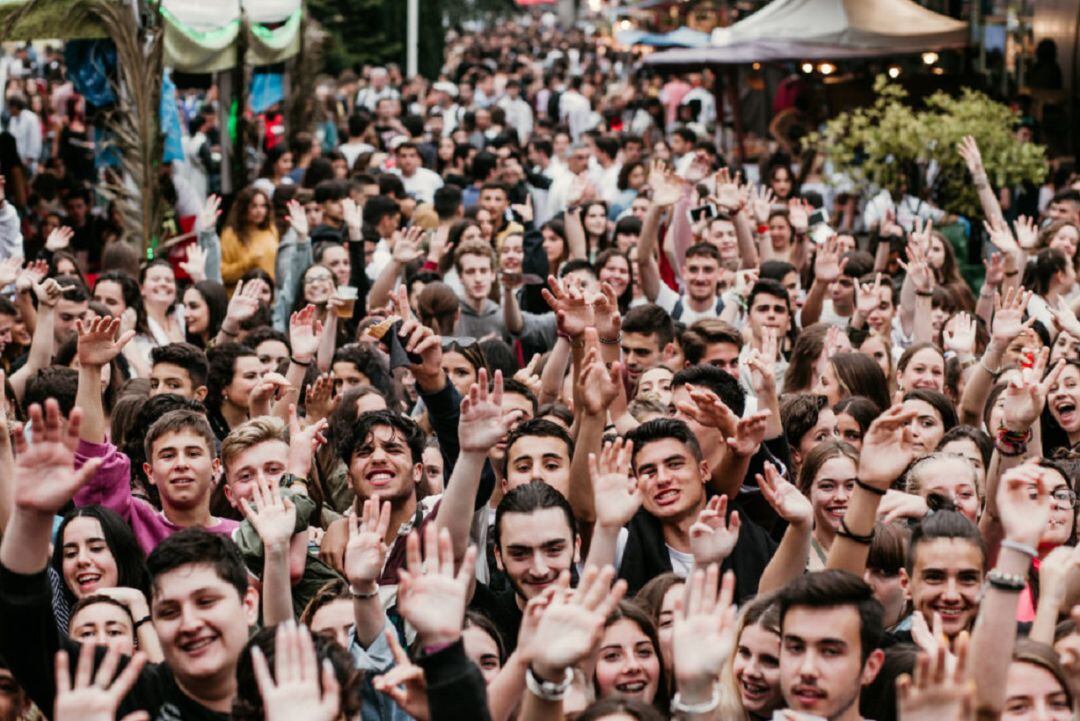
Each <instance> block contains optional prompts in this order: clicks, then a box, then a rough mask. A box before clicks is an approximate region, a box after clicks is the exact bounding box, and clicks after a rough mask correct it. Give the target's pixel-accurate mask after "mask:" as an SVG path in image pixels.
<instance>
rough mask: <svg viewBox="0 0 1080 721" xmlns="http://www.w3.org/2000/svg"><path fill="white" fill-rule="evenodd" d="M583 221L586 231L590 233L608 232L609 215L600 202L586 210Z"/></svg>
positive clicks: (604, 233) (601, 233) (603, 233)
mask: <svg viewBox="0 0 1080 721" xmlns="http://www.w3.org/2000/svg"><path fill="white" fill-rule="evenodd" d="M583 222H584V225H585V232H586V233H588V234H589V235H606V234H607V215H606V214H605V213H604V206H602V205H600V204H593V205H590V206H589V207H588V209H587V210H586V211H585V218H584V220H583Z"/></svg>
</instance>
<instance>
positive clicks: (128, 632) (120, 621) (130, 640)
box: [68, 601, 135, 656]
mask: <svg viewBox="0 0 1080 721" xmlns="http://www.w3.org/2000/svg"><path fill="white" fill-rule="evenodd" d="M68 636H69V637H70V638H71V640H73V641H79V642H80V643H91V644H94V645H96V646H106V647H108V648H115V649H116V650H117V651H119V652H120V653H122V654H124V655H125V656H131V655H132V654H134V653H135V629H134V627H133V626H132V623H131V614H130V613H128V612H127V611H125V610H124V609H122V608H120V607H119V606H117V605H116V604H115V603H108V602H106V601H102V602H101V603H91V604H90V605H89V606H84V607H83V608H81V609H79V611H78V613H76V614H75V615H74V616H72V617H71V622H70V623H69V624H68Z"/></svg>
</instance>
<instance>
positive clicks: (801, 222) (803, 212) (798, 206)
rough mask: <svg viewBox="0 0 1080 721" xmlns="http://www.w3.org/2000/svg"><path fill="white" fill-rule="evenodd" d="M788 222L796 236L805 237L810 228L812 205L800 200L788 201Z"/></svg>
mask: <svg viewBox="0 0 1080 721" xmlns="http://www.w3.org/2000/svg"><path fill="white" fill-rule="evenodd" d="M788 220H790V221H791V229H792V230H793V231H794V232H795V235H805V234H806V230H807V228H809V227H810V204H809V203H807V202H806V201H805V200H801V199H799V198H792V199H791V200H789V201H788Z"/></svg>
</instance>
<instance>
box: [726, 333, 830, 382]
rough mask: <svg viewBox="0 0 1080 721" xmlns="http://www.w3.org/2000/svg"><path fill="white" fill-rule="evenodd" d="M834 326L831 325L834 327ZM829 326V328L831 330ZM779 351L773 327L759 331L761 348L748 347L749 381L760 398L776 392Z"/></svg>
mask: <svg viewBox="0 0 1080 721" xmlns="http://www.w3.org/2000/svg"><path fill="white" fill-rule="evenodd" d="M835 327H836V326H832V328H835ZM832 328H830V330H832ZM779 352H780V341H779V338H778V337H777V333H776V329H775V328H763V329H762V331H761V350H758V349H757V348H751V349H750V355H748V356H747V358H746V367H747V368H748V369H749V370H750V383H751V384H752V385H753V386H754V395H755V396H757V397H758V398H760V399H765V398H768V397H770V396H772V395H775V393H776V359H777V356H778V354H779Z"/></svg>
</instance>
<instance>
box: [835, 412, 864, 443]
mask: <svg viewBox="0 0 1080 721" xmlns="http://www.w3.org/2000/svg"><path fill="white" fill-rule="evenodd" d="M836 432H837V435H838V436H839V438H840V440H842V441H843V442H844V443H849V444H851V445H852V446H854V447H855V450H857V451H858V450H862V439H863V429H862V426H860V425H859V422H858V421H857V420H855V416H852V415H850V414H848V413H840V414H838V415H837V416H836Z"/></svg>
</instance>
